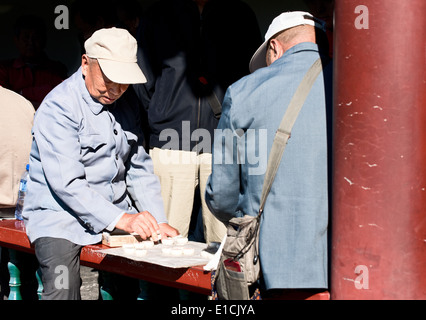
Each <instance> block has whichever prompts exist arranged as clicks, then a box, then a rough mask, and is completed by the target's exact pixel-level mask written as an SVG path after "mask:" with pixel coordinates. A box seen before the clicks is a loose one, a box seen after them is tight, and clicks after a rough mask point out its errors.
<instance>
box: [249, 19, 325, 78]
mask: <svg viewBox="0 0 426 320" xmlns="http://www.w3.org/2000/svg"><path fill="white" fill-rule="evenodd" d="M300 25H311V26H314V27H317V28H319V29H321V30H323V31H324V32H325V22H324V21H322V20H320V19H318V18H315V17H314V16H313V15H312V14H310V13H309V12H304V11H292V12H284V13H282V14H280V15H279V16H278V17H276V18H275V19H274V20H273V21H272V23H271V25H270V26H269V28H268V31H267V32H266V34H265V42H264V43H263V44H262V45H261V46H260V47H259V49H257V51H256V52H255V54H254V55H253V57H252V58H251V61H250V65H249V68H250V72H254V71H256V70H257V69H260V68H263V67H266V50H267V48H268V44H269V40H271V38H272V37H273V36H275V35H276V34H277V33H279V32H281V31H284V30H286V29H290V28H293V27H296V26H300Z"/></svg>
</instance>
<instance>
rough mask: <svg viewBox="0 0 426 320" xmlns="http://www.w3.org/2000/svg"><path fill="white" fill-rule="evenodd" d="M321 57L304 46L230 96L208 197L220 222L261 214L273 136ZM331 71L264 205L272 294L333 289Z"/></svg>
mask: <svg viewBox="0 0 426 320" xmlns="http://www.w3.org/2000/svg"><path fill="white" fill-rule="evenodd" d="M318 57H320V54H319V52H318V47H317V45H316V44H313V43H301V44H298V45H296V46H294V47H293V48H291V49H289V50H288V51H287V52H285V53H284V55H283V56H282V57H281V58H280V59H278V60H277V61H275V62H274V63H273V64H272V65H270V66H269V67H266V68H262V69H259V70H257V71H256V72H254V73H253V74H251V75H249V76H247V77H244V78H243V79H241V80H240V81H238V82H236V83H235V84H233V85H231V86H230V87H229V88H228V91H227V93H226V95H225V99H224V103H223V113H222V117H221V119H220V122H219V126H218V130H217V131H216V133H215V139H214V148H213V168H212V174H211V176H210V178H209V182H208V185H207V190H206V201H207V204H208V206H209V208H210V209H211V211H212V212H213V213H214V214H215V216H216V217H218V218H219V219H220V220H222V221H228V220H229V219H231V218H232V217H236V216H242V215H243V214H249V215H256V214H257V213H258V210H259V205H260V196H261V191H262V186H263V179H264V173H265V170H266V165H267V158H268V154H269V152H270V150H271V146H272V142H273V139H274V135H275V131H276V130H277V128H278V126H279V123H280V122H281V120H282V117H283V115H284V112H285V110H286V108H287V106H288V104H289V102H290V99H291V98H292V97H293V94H294V92H295V91H296V88H297V87H298V85H299V83H300V82H301V80H302V78H303V76H304V75H305V73H306V72H307V70H308V69H309V68H310V66H311V65H312V64H313V63H314V61H315V60H316V59H317V58H318ZM331 69H332V67H331V64H329V65H328V66H327V67H326V69H325V70H324V72H323V73H321V74H320V75H319V77H318V79H317V80H316V82H315V84H314V86H313V88H312V90H311V92H310V93H309V96H308V98H307V100H306V102H305V104H304V106H303V108H302V110H301V112H300V114H299V117H298V119H297V121H296V123H295V125H294V127H293V131H292V134H291V138H290V140H289V143H288V145H287V147H286V149H285V152H284V156H283V159H282V162H281V164H280V167H279V170H278V172H277V176H276V178H275V181H274V183H273V186H272V190H271V192H270V194H269V197H268V198H267V201H266V206H265V209H264V213H263V218H262V220H261V230H260V261H261V268H262V272H263V280H264V284H265V286H266V289H274V288H275V289H279V288H327V285H328V284H327V230H328V216H329V202H328V201H329V175H328V170H329V162H330V157H329V154H330V151H331V148H330V145H329V138H330V132H329V130H330V128H331V127H330V125H331V123H330V113H329V112H330V111H331V106H332V104H331V85H332V80H331V76H332V70H331ZM232 159H233V160H232Z"/></svg>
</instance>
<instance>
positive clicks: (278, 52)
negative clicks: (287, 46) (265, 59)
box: [269, 39, 284, 61]
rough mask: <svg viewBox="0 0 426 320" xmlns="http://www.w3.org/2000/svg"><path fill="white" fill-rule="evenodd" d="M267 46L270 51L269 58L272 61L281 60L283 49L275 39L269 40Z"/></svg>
mask: <svg viewBox="0 0 426 320" xmlns="http://www.w3.org/2000/svg"><path fill="white" fill-rule="evenodd" d="M269 46H270V47H271V49H272V52H271V54H272V56H271V58H272V59H273V60H274V61H275V60H277V59H279V58H281V56H282V55H283V54H284V48H283V46H282V45H281V43H280V42H279V41H278V40H277V39H271V40H270V42H269Z"/></svg>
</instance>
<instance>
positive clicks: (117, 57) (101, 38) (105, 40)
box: [84, 28, 146, 84]
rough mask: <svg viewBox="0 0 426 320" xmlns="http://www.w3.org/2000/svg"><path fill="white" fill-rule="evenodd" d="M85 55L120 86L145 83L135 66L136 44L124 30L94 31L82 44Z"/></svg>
mask: <svg viewBox="0 0 426 320" xmlns="http://www.w3.org/2000/svg"><path fill="white" fill-rule="evenodd" d="M84 48H85V49H86V54H87V55H88V56H89V57H90V58H93V59H97V60H98V62H99V66H100V67H101V69H102V72H103V73H104V74H105V76H107V77H108V79H109V80H111V81H112V82H115V83H120V84H136V83H145V82H146V78H145V75H144V74H143V72H142V70H141V69H140V68H139V65H138V64H137V56H136V55H137V50H138V44H137V42H136V39H135V38H134V37H133V36H132V35H131V34H130V33H129V32H128V31H127V30H125V29H120V28H106V29H100V30H98V31H95V32H94V33H93V35H92V36H91V37H90V38H89V39H87V40H86V42H85V43H84Z"/></svg>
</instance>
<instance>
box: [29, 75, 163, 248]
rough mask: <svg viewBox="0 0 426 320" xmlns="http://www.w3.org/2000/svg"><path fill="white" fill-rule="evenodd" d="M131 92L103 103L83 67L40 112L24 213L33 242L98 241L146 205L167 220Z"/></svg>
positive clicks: (160, 218)
mask: <svg viewBox="0 0 426 320" xmlns="http://www.w3.org/2000/svg"><path fill="white" fill-rule="evenodd" d="M130 90H131V88H129V89H128V91H127V92H126V93H125V94H124V95H123V96H122V97H121V98H120V99H119V100H118V101H116V102H115V103H114V104H113V105H110V106H104V105H102V104H101V103H99V102H98V101H97V100H95V99H93V98H92V97H91V96H90V94H89V92H88V90H87V88H86V85H85V82H84V78H83V75H82V72H81V68H80V69H79V70H78V71H77V72H76V73H75V74H74V75H72V76H71V77H70V78H69V79H67V80H65V81H64V82H63V83H61V84H60V85H59V86H58V87H56V88H55V89H54V90H52V91H51V93H50V94H49V95H48V96H47V97H46V98H45V100H44V101H43V103H42V104H41V106H40V108H39V109H38V110H37V113H36V116H35V119H34V126H33V144H32V149H31V153H30V179H29V181H28V191H27V195H26V198H25V205H24V213H23V216H24V221H25V226H26V230H27V234H28V236H29V239H30V241H31V242H33V241H34V240H36V239H37V238H39V237H54V238H63V239H67V240H69V241H71V242H73V243H76V244H80V245H87V244H93V243H97V242H99V241H100V240H101V239H102V231H104V230H107V229H108V230H111V229H113V228H114V226H115V223H116V222H117V221H118V219H119V217H120V215H121V214H122V213H123V212H127V213H136V212H140V211H144V210H147V211H149V212H150V213H151V214H153V216H154V217H155V218H156V220H157V222H158V223H163V222H167V220H166V216H165V213H164V208H163V202H162V198H161V194H160V184H159V180H158V178H157V177H156V176H155V175H154V173H153V165H152V161H151V158H150V157H149V155H148V154H147V153H146V152H145V150H144V148H143V135H142V134H141V124H140V121H139V120H140V118H139V113H138V102H137V100H136V97H135V96H134V95H132V91H130Z"/></svg>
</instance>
